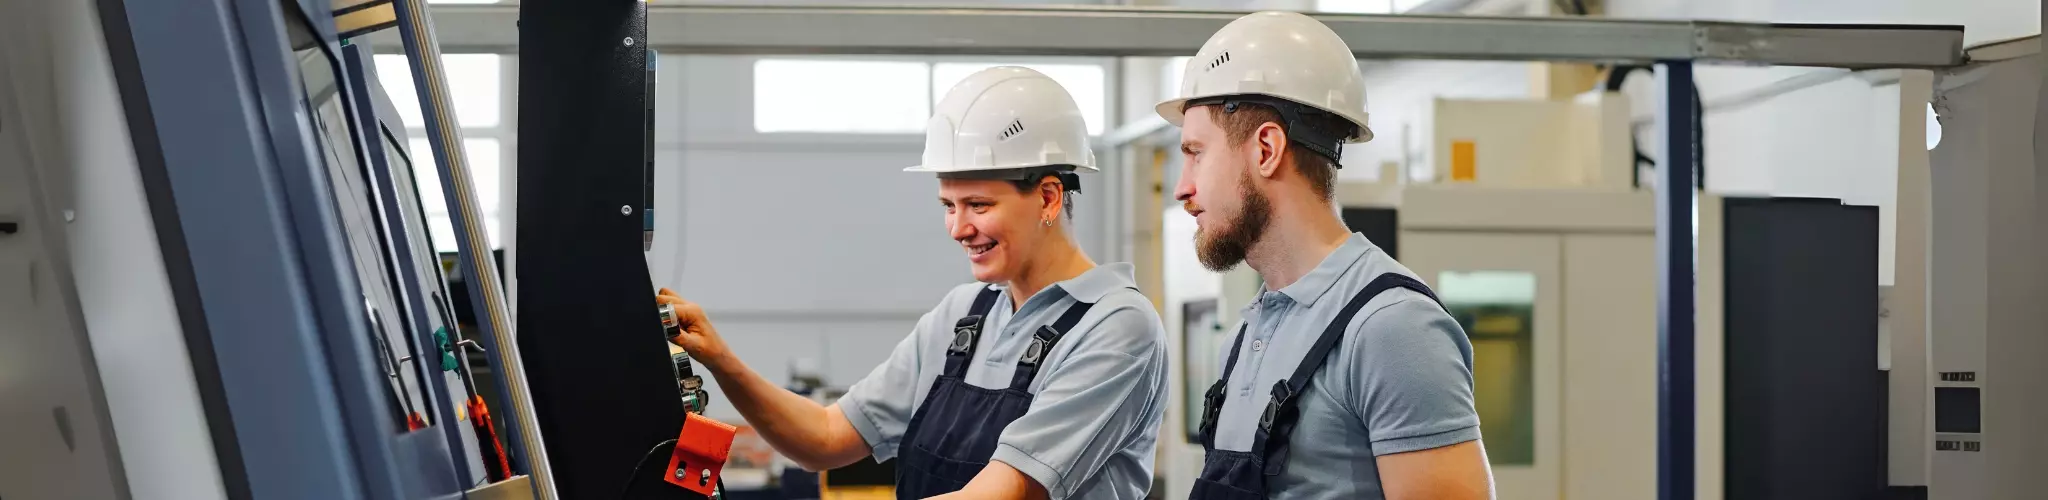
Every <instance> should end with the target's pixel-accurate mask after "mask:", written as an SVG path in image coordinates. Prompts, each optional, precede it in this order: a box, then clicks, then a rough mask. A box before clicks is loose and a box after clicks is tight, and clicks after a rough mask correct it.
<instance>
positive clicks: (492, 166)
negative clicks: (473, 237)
mask: <svg viewBox="0 0 2048 500" xmlns="http://www.w3.org/2000/svg"><path fill="white" fill-rule="evenodd" d="M462 151H463V154H464V155H465V156H467V157H468V160H469V172H470V175H471V176H473V177H474V178H472V179H470V181H471V183H472V185H473V186H474V189H475V193H476V202H477V211H478V213H480V214H482V215H483V217H484V228H485V231H486V232H488V233H489V235H488V236H489V238H490V245H491V248H494V249H495V248H502V246H501V244H500V242H499V240H498V218H499V217H498V197H499V194H500V193H499V192H498V191H499V188H498V186H499V184H498V172H499V151H500V148H499V147H498V140H497V139H463V140H462ZM406 153H407V154H409V155H411V156H412V158H414V159H415V160H417V161H416V162H415V163H416V165H418V168H414V169H413V179H414V182H417V183H418V185H419V191H420V205H421V206H422V207H423V208H425V209H426V211H427V213H426V218H427V234H428V237H429V238H432V239H433V240H434V251H436V252H453V251H455V250H456V242H455V227H454V225H453V223H452V222H451V221H449V219H448V205H447V203H444V202H443V200H442V196H441V174H440V171H439V170H438V169H435V168H432V165H433V164H434V163H433V158H434V149H433V146H431V145H430V143H428V142H427V140H426V139H423V138H422V139H413V140H412V144H411V145H409V147H407V148H406Z"/></svg>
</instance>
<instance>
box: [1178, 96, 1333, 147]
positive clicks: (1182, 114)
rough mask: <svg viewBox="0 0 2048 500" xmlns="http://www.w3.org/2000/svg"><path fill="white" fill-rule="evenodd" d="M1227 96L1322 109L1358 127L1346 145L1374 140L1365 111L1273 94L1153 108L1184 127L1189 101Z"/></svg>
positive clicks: (1183, 101) (1184, 100)
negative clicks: (1333, 107) (1276, 100)
mask: <svg viewBox="0 0 2048 500" xmlns="http://www.w3.org/2000/svg"><path fill="white" fill-rule="evenodd" d="M1226 95H1260V96H1266V97H1272V98H1275V99H1286V100H1287V101H1288V102H1293V103H1295V104H1300V105H1303V106H1308V107H1311V108H1315V109H1320V110H1323V111H1324V112H1326V113H1330V114H1334V115H1337V116H1340V117H1343V118H1344V120H1345V121H1349V122H1351V124H1352V125H1355V126H1357V127H1358V135H1357V136H1355V137H1351V138H1349V139H1345V140H1344V143H1345V144H1359V143H1364V142H1368V141H1371V140H1372V136H1373V134H1372V127H1371V126H1368V125H1366V118H1367V116H1368V114H1367V113H1366V112H1365V111H1345V110H1340V109H1330V108H1325V107H1322V106H1317V105H1314V104H1309V103H1305V102H1301V101H1299V100H1296V99H1294V98H1290V97H1287V96H1281V95H1273V94H1267V93H1263V92H1253V93H1242V94H1216V95H1200V96H1191V97H1180V98H1174V99H1168V100H1166V101H1164V102H1161V103H1159V105H1157V106H1154V107H1153V111H1155V112H1157V113H1159V117H1160V118H1164V119H1166V123H1171V124H1173V126H1175V127H1183V126H1186V125H1183V124H1182V123H1183V122H1184V121H1186V119H1187V111H1186V108H1187V105H1188V101H1192V100H1197V99H1207V98H1211V97H1221V96H1226Z"/></svg>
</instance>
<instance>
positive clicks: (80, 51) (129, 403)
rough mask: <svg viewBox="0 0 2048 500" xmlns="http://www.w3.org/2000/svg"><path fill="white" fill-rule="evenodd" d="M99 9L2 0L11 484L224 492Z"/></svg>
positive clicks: (0, 419)
mask: <svg viewBox="0 0 2048 500" xmlns="http://www.w3.org/2000/svg"><path fill="white" fill-rule="evenodd" d="M96 9H97V7H96V4H95V3H93V2H0V122H4V123H0V218H4V219H6V220H9V221H14V222H19V223H21V224H22V225H23V227H22V231H21V232H20V233H17V234H15V235H12V236H0V308H5V307H7V306H8V305H9V304H21V302H17V301H19V300H24V299H32V300H34V302H28V303H27V305H28V306H29V307H30V309H29V311H30V312H35V313H41V314H40V317H38V316H37V315H26V316H24V315H18V314H15V313H16V312H18V310H17V311H0V423H4V424H5V427H6V430H4V431H0V449H4V450H6V451H7V452H12V453H7V452H0V470H4V472H0V495H5V496H6V497H7V498H114V497H116V495H121V496H123V497H127V498H136V499H145V500H146V499H166V498H175V499H209V498H225V496H226V492H225V490H224V489H223V486H222V484H221V479H220V470H219V464H218V461H217V460H216V457H215V456H214V442H213V440H212V437H211V435H210V433H209V432H208V430H207V429H208V425H209V423H208V422H207V421H206V415H205V412H204V411H203V410H202V408H201V407H200V398H199V389H198V384H197V382H196V381H195V380H194V378H193V367H192V364H191V360H190V359H189V358H188V357H186V356H185V352H186V346H185V336H184V334H183V333H182V332H181V330H180V325H179V323H178V322H177V321H175V317H176V310H175V306H174V304H173V303H172V297H171V291H170V281H169V278H168V277H167V276H166V275H165V271H164V265H163V260H162V259H161V258H158V256H159V255H161V252H159V249H158V247H157V239H156V230H155V226H154V224H153V223H152V221H151V219H150V214H149V207H147V206H146V204H145V203H144V200H143V195H142V180H141V174H140V171H139V170H138V167H137V166H136V159H135V156H134V152H133V149H132V148H131V147H130V144H129V137H128V125H127V123H126V116H125V115H124V114H123V113H122V109H121V99H120V96H119V95H118V92H117V89H116V88H115V87H116V85H115V83H116V82H115V77H114V68H113V63H112V62H111V60H110V56H109V55H108V51H107V42H106V37H105V36H104V35H103V34H102V33H101V26H100V17H99V15H98V12H97V11H96ZM58 210H62V212H63V214H62V215H59V214H58V213H56V211H58ZM44 251H47V252H50V253H44ZM67 310H70V311H69V312H68V314H67ZM23 317H26V318H27V320H26V321H24V320H22V319H21V318H23ZM80 330H83V336H84V338H80V337H78V336H75V335H79V331H80ZM88 340H89V342H90V344H87V341H88ZM93 391H100V392H103V394H97V395H95V394H92V392H93ZM67 426H68V427H69V430H68V431H67V430H65V428H66V427H67ZM67 434H69V435H67ZM10 455H11V456H10ZM112 475H119V476H122V477H118V478H112V479H110V476H112Z"/></svg>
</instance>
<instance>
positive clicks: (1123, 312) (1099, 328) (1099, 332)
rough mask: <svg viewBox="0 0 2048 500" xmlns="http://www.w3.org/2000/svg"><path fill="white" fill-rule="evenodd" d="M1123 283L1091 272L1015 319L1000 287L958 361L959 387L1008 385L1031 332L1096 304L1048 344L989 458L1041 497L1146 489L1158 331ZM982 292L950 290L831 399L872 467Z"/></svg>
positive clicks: (1119, 274)
mask: <svg viewBox="0 0 2048 500" xmlns="http://www.w3.org/2000/svg"><path fill="white" fill-rule="evenodd" d="M1131 276H1132V266H1131V265H1130V264H1106V265H1101V266H1097V267H1096V268H1095V269H1092V270H1089V271H1088V272H1086V273H1082V274H1081V275H1080V276H1077V277H1075V278H1073V279H1070V280H1067V281H1062V282H1059V283H1056V284H1054V285H1052V286H1048V287H1046V288H1045V289H1044V290H1041V291H1039V292H1038V294H1036V295H1033V296H1031V297H1030V298H1029V299H1026V300H1025V301H1024V304H1023V306H1022V307H1020V308H1018V309H1017V310H1016V311H1014V312H1013V311H1011V310H1010V307H1008V306H1009V305H1010V304H1011V299H1010V296H1009V292H1008V291H1004V292H1003V293H1002V294H1001V296H1000V297H998V298H997V300H996V306H995V307H994V308H993V310H992V311H991V312H990V314H989V318H988V319H987V323H986V324H985V325H983V330H982V336H981V341H980V342H979V345H978V346H977V347H976V349H975V352H974V359H975V360H978V361H980V362H978V363H972V364H970V365H968V369H967V383H969V384H973V385H975V386H977V387H985V388H990V389H1001V388H1004V387H1008V386H1009V384H1010V377H1011V375H1012V374H1014V373H1016V367H1017V359H1018V358H1019V357H1021V356H1022V355H1023V353H1024V348H1025V347H1026V346H1028V345H1029V344H1030V340H1031V333H1032V332H1033V331H1036V330H1037V329H1038V327H1039V326H1040V325H1050V324H1052V322H1053V321H1054V320H1056V319H1059V316H1060V314H1061V313H1064V312H1066V310H1067V306H1070V305H1073V304H1074V303H1075V302H1076V301H1081V302H1089V303H1093V304H1095V306H1094V308H1092V309H1089V310H1088V313H1087V314H1086V315H1083V316H1082V317H1081V321H1080V323H1078V324H1076V325H1075V326H1074V331H1071V332H1066V335H1065V336H1063V337H1061V338H1060V341H1059V343H1058V344H1057V345H1054V346H1053V350H1052V352H1051V353H1049V354H1048V357H1047V358H1046V362H1045V364H1044V365H1043V366H1042V369H1041V370H1040V371H1039V372H1038V377H1037V379H1036V380H1034V381H1032V383H1031V393H1032V394H1035V395H1036V396H1035V397H1034V398H1033V399H1032V401H1031V409H1030V411H1029V413H1026V414H1024V416H1023V417H1019V418H1018V419H1017V420H1016V421H1014V422H1011V423H1010V426H1009V427H1006V428H1004V429H1003V432H1002V435H1001V437H999V438H998V442H997V445H996V451H995V456H994V457H993V460H997V461H1001V462H1003V463H1005V464H1009V465H1010V466H1011V467H1015V468H1016V469H1017V470H1019V471H1023V472H1024V474H1026V475H1029V476H1031V478H1032V479H1035V480H1037V481H1038V483H1039V484H1040V485H1043V486H1045V489H1046V493H1047V494H1049V495H1050V496H1051V497H1052V498H1055V499H1061V498H1088V499H1139V498H1144V497H1145V492H1146V491H1147V490H1148V489H1150V488H1151V486H1152V458H1153V450H1154V449H1155V445H1156V444H1157V439H1158V435H1159V422H1160V419H1161V418H1162V416H1161V415H1162V412H1164V410H1165V406H1164V404H1165V401H1163V400H1162V398H1163V394H1165V392H1166V366H1167V359H1166V329H1165V327H1164V326H1162V325H1161V324H1160V321H1159V313H1158V312H1157V311H1156V310H1154V309H1153V308H1152V301H1151V300H1149V299H1146V298H1145V296H1144V295H1142V294H1139V293H1138V291H1137V290H1136V289H1135V287H1136V286H1137V285H1136V284H1135V283H1134V282H1133V281H1132V278H1131ZM983 286H985V285H983V284H982V283H969V284H965V285H960V286H958V287H955V288H953V290H952V291H951V292H949V293H947V294H946V297H945V298H944V299H942V300H940V301H939V305H938V307H935V308H932V311H931V312H929V313H926V314H925V315H924V317H923V318H922V319H919V320H918V322H917V326H916V327H915V328H914V329H912V330H911V332H910V336H908V337H905V338H904V339H903V341H902V342H900V343H898V344H896V350H895V351H894V352H892V353H891V354H890V355H889V360H888V361H887V362H884V363H882V365H881V366H878V367H875V371H874V372H872V373H869V374H868V376H867V377H866V378H863V379H861V381H860V382H857V383H855V384H854V385H853V387H851V388H849V389H848V390H847V392H846V395H845V396H844V397H842V398H840V399H839V405H840V407H841V409H842V410H844V411H845V412H846V419H847V420H849V421H851V422H852V423H853V428H854V429H856V430H858V431H860V436H861V438H862V439H865V440H867V443H868V446H869V447H870V448H872V449H873V450H874V455H875V460H889V459H891V458H894V457H895V456H896V452H897V445H898V444H899V442H900V441H901V440H902V439H903V435H904V432H905V431H906V430H907V429H906V427H908V426H909V425H910V418H911V416H912V415H913V413H914V412H916V411H917V407H918V405H921V404H923V403H924V399H925V396H926V395H928V393H930V392H931V388H932V384H933V382H934V381H936V380H938V377H939V374H940V373H941V372H944V371H945V367H946V346H947V345H948V344H950V343H952V341H953V337H952V332H953V323H954V322H955V321H958V320H959V319H960V318H962V317H965V316H967V309H968V307H970V306H971V305H972V303H973V302H974V295H975V293H977V292H979V291H980V290H981V288H982V287H983ZM997 288H1001V286H1000V285H998V286H997Z"/></svg>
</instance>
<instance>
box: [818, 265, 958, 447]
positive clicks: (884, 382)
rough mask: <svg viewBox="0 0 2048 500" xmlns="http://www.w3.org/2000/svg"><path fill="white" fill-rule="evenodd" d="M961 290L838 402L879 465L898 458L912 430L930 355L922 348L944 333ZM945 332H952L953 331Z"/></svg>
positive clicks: (927, 315) (928, 315)
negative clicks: (939, 324) (943, 324)
mask: <svg viewBox="0 0 2048 500" xmlns="http://www.w3.org/2000/svg"><path fill="white" fill-rule="evenodd" d="M958 291H959V290H958V289H955V290H954V292H955V293H950V294H947V296H946V297H947V299H941V300H940V301H939V305H938V306H937V307H934V308H932V310H931V311H930V312H926V313H925V314H924V316H923V317H921V318H918V320H917V325H916V326H914V327H912V329H911V331H910V335H907V336H904V337H903V340H902V341H900V342H897V343H896V349H895V350H893V351H890V352H889V359H888V360H885V361H883V362H882V364H881V365H880V366H876V367H875V369H874V371H871V372H868V375H867V376H866V377H862V378H861V379H860V381H859V382H854V383H853V386H852V387H848V388H847V389H846V394H845V395H842V396H840V397H839V401H838V402H837V403H836V404H838V405H839V409H840V410H841V411H842V412H843V413H845V414H846V421H847V422H848V423H851V424H853V429H854V430H855V431H858V432H859V433H860V437H861V440H863V441H867V443H868V449H869V450H872V453H873V454H874V456H875V461H877V462H880V461H885V460H889V459H890V458H894V457H895V456H896V447H897V444H898V443H900V442H901V441H902V440H903V433H904V432H905V431H906V430H907V429H909V428H910V417H911V415H912V414H913V413H914V412H915V411H916V410H917V398H918V396H919V394H918V393H917V388H918V381H919V377H920V376H922V375H924V374H922V373H920V370H921V369H922V367H923V366H924V365H923V362H924V359H923V357H924V356H926V355H927V353H925V352H924V351H925V349H922V347H923V346H928V345H932V344H931V343H929V342H927V339H929V338H930V336H931V335H932V332H934V331H941V330H933V328H936V327H935V326H934V325H935V324H936V323H935V322H938V321H944V319H945V318H946V317H947V315H946V314H945V312H946V311H948V310H950V309H949V308H948V306H949V304H950V303H951V302H952V300H951V297H954V296H957V295H959V294H958V293H957V292H958ZM943 331H947V332H950V331H951V329H946V330H943Z"/></svg>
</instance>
